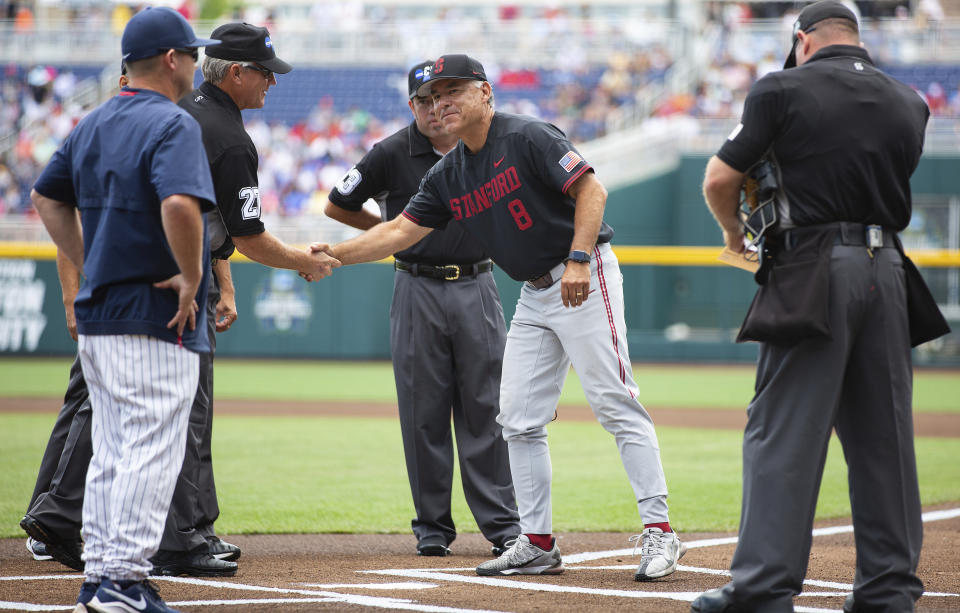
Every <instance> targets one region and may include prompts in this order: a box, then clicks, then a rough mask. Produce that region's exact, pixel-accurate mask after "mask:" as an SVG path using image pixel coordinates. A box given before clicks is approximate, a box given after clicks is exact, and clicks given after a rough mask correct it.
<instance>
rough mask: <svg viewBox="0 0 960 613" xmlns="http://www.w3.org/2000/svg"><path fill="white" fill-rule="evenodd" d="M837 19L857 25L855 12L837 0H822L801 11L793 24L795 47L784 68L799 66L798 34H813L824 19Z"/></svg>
mask: <svg viewBox="0 0 960 613" xmlns="http://www.w3.org/2000/svg"><path fill="white" fill-rule="evenodd" d="M837 18H839V19H848V20H850V21H852V22H853V23H854V25H856V23H857V16H856V15H854V14H853V11H851V10H850V9H848V8H847V7H845V6H844V5H843V4H842V3H840V2H837V0H820V1H819V2H814V3H813V4H808V5H807V6H806V8H804V9H803V10H802V11H800V15H799V16H798V17H797V20H796V21H795V22H793V46H792V47H790V55H788V56H787V61H786V62H784V63H783V67H784V68H793V67H794V66H796V65H797V43H798V42H799V38H797V32H799V31H800V30H803V31H804V33H810V32H813V31H814V30H815V29H816V28H815V27H814V26H815V25H816V24H818V23H820V22H821V21H823V20H824V19H837Z"/></svg>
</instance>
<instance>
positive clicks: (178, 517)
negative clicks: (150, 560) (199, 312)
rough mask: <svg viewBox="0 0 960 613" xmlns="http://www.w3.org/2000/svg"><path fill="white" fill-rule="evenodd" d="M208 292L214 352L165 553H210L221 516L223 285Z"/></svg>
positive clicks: (204, 363)
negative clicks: (214, 450)
mask: <svg viewBox="0 0 960 613" xmlns="http://www.w3.org/2000/svg"><path fill="white" fill-rule="evenodd" d="M210 278H211V281H212V282H211V283H210V287H209V289H208V290H207V291H208V293H207V305H206V308H207V334H208V337H209V339H210V353H201V354H200V381H199V383H198V385H197V395H196V396H195V397H194V399H193V405H192V406H191V407H190V423H189V426H188V427H187V448H186V453H185V454H184V456H183V467H182V468H181V469H180V476H179V477H178V478H177V485H176V488H175V489H174V491H173V500H172V501H171V503H170V511H169V513H168V515H167V523H166V524H165V525H164V527H163V536H162V537H161V539H160V551H161V552H191V551H206V549H207V540H206V537H208V536H213V535H214V531H213V522H214V521H216V519H217V517H219V516H220V507H219V505H218V504H217V489H216V485H215V484H214V480H213V461H212V456H211V452H210V442H211V437H212V433H213V355H214V352H215V351H216V346H217V339H216V334H217V328H216V324H217V321H216V319H217V302H219V301H220V283H219V281H218V280H217V275H211V277H210Z"/></svg>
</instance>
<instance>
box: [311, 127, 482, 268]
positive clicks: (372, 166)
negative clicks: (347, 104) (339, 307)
mask: <svg viewBox="0 0 960 613" xmlns="http://www.w3.org/2000/svg"><path fill="white" fill-rule="evenodd" d="M440 158H441V156H440V154H439V153H437V152H436V150H434V148H433V145H432V144H431V143H430V140H429V139H428V138H427V137H426V136H424V135H423V134H421V133H420V130H418V129H417V124H416V122H411V123H410V125H408V126H407V127H405V128H403V129H401V130H398V131H396V132H395V133H393V134H391V135H390V136H388V137H387V138H385V139H383V140H382V141H380V142H379V143H377V144H376V145H374V146H373V148H372V149H371V150H370V151H369V152H367V154H366V155H365V156H363V159H362V160H360V161H359V162H357V165H356V166H354V167H353V168H351V169H350V172H348V173H347V174H346V175H344V177H343V179H341V180H340V182H339V183H337V185H336V186H335V187H334V188H333V189H332V190H330V196H329V198H330V202H332V203H334V204H335V205H337V206H339V207H340V208H343V209H346V210H348V211H359V210H360V209H361V208H362V207H363V203H364V202H366V201H367V199H368V198H373V199H374V200H375V201H376V202H377V204H378V205H380V216H381V217H382V218H383V220H384V221H389V220H391V219H393V218H394V217H396V216H397V215H399V214H400V213H401V212H402V211H403V209H404V207H405V206H407V201H409V200H410V197H411V196H413V195H414V194H416V193H417V188H418V186H419V185H420V179H422V178H423V175H425V174H426V173H427V171H428V170H430V168H432V167H433V165H434V164H436V163H437V162H438V161H439V160H440ZM394 257H395V258H397V259H398V260H402V261H404V262H415V263H418V264H430V265H444V264H473V263H474V262H479V261H481V260H485V259H486V258H487V255H486V254H485V253H484V252H483V247H481V246H480V244H479V243H478V242H477V241H476V240H475V239H473V238H472V237H471V236H470V235H468V234H467V233H465V232H464V231H463V228H462V227H460V225H459V224H450V225H449V226H448V227H447V229H446V230H445V231H443V232H431V233H430V234H428V235H427V236H426V237H424V238H423V240H421V241H420V242H418V243H417V244H415V245H414V246H412V247H410V248H409V249H404V250H403V251H400V252H398V253H395V254H394Z"/></svg>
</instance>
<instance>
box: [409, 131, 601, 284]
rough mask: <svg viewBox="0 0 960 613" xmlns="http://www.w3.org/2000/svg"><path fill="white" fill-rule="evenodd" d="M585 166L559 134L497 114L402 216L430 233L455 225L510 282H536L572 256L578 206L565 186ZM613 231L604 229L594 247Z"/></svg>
mask: <svg viewBox="0 0 960 613" xmlns="http://www.w3.org/2000/svg"><path fill="white" fill-rule="evenodd" d="M585 172H592V169H591V167H590V165H589V164H588V163H587V161H586V160H584V159H583V156H581V155H580V153H579V152H578V151H577V150H576V148H575V147H574V146H573V145H572V144H571V143H570V141H569V140H568V139H567V137H566V136H565V135H564V134H563V132H561V131H560V129H559V128H557V127H556V126H553V125H551V124H549V123H546V122H543V121H540V120H538V119H535V118H533V117H525V116H520V115H512V114H509V113H499V112H498V113H495V114H494V116H493V119H492V121H491V124H490V129H489V131H488V132H487V140H486V143H484V146H483V147H482V148H481V149H480V151H478V152H477V153H471V152H470V151H469V150H468V149H467V148H466V147H465V146H464V144H463V141H460V143H459V144H458V145H457V147H456V149H454V150H452V151H451V152H450V153H448V154H447V155H446V156H444V158H443V159H442V160H440V162H438V163H437V165H436V166H434V167H433V168H432V169H430V171H429V172H428V173H427V174H426V176H425V177H424V178H423V181H422V182H421V184H420V190H419V191H418V192H417V194H416V195H415V196H414V197H413V198H412V199H411V200H410V203H409V204H408V205H407V207H406V209H405V210H404V211H403V216H404V217H406V218H407V219H409V220H410V221H412V222H414V223H416V224H418V225H421V226H426V227H430V228H442V227H444V226H446V225H447V223H448V222H449V221H450V220H451V219H455V220H457V221H458V222H459V223H460V224H462V225H463V226H464V227H465V228H466V229H467V231H469V232H470V233H471V234H472V235H473V236H474V237H475V238H476V239H477V240H478V241H479V242H480V244H481V245H483V247H484V249H485V251H486V252H487V253H488V254H490V257H492V258H493V260H494V261H495V262H496V263H497V265H498V266H500V267H501V268H502V269H503V270H504V271H505V272H506V273H507V274H508V275H510V277H512V278H513V279H516V280H518V281H525V280H529V279H534V278H536V277H539V276H541V275H543V274H544V273H546V272H548V271H549V270H550V269H551V268H553V267H554V266H556V265H557V264H559V263H560V262H562V261H563V260H564V258H566V257H567V255H568V254H569V252H570V242H571V241H572V240H573V220H574V211H575V208H576V202H575V201H574V199H573V198H572V197H571V196H569V195H568V194H567V190H569V189H570V186H571V185H573V183H574V182H575V181H576V180H577V179H578V178H580V177H581V176H582V175H583V174H584V173H585ZM612 236H613V229H612V228H611V227H610V226H609V225H607V224H606V223H602V225H601V227H600V233H599V235H598V237H597V242H598V243H605V242H609V241H610V239H611V238H612Z"/></svg>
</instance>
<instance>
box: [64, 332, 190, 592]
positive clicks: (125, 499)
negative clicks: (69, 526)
mask: <svg viewBox="0 0 960 613" xmlns="http://www.w3.org/2000/svg"><path fill="white" fill-rule="evenodd" d="M79 348H80V361H81V364H82V366H83V375H84V377H85V378H86V380H87V386H88V388H89V390H90V401H91V404H92V406H93V421H92V428H91V436H92V440H93V457H92V458H91V460H90V467H89V469H88V470H87V484H86V496H85V497H84V501H83V530H82V535H83V539H84V542H85V547H84V554H83V559H84V561H85V563H86V570H85V574H86V576H87V580H88V581H99V580H100V579H101V578H104V577H106V578H110V579H113V580H141V579H144V578H146V576H147V574H148V573H149V572H150V569H151V568H152V567H153V565H152V564H151V563H150V561H149V560H148V558H149V557H150V556H151V555H153V554H154V552H156V550H157V547H158V546H159V544H160V535H161V533H162V532H163V526H164V522H165V520H166V518H167V510H168V508H169V506H170V499H171V498H172V496H173V488H174V485H175V484H176V480H177V475H178V473H179V472H180V466H181V464H182V462H183V454H184V447H185V445H186V436H187V420H188V417H189V414H190V405H191V403H192V402H193V397H194V394H196V391H197V379H198V377H199V369H200V366H199V355H198V354H197V353H194V352H193V351H190V350H188V349H185V348H183V347H181V346H178V345H175V344H173V343H168V342H165V341H161V340H159V339H156V338H153V337H149V336H136V335H105V336H94V335H80V339H79Z"/></svg>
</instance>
